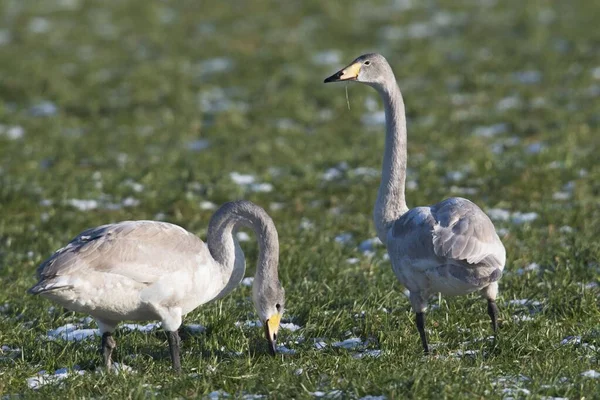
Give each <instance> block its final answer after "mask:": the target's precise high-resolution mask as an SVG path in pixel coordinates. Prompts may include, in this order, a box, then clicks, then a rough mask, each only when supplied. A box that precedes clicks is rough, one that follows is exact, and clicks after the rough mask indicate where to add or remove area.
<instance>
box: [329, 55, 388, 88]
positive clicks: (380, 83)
mask: <svg viewBox="0 0 600 400" xmlns="http://www.w3.org/2000/svg"><path fill="white" fill-rule="evenodd" d="M344 81H350V82H360V83H365V84H367V85H369V86H373V87H374V88H376V89H379V88H383V87H384V86H385V85H387V84H389V83H390V82H394V81H395V78H394V72H393V71H392V68H391V67H390V64H389V63H388V62H387V60H386V59H385V57H384V56H382V55H381V54H377V53H369V54H363V55H362V56H360V57H358V58H357V59H356V60H354V61H352V62H351V63H350V64H349V65H348V66H347V67H345V68H343V69H341V70H339V71H338V72H336V73H335V74H333V75H331V76H330V77H329V78H327V79H325V81H324V83H329V82H344Z"/></svg>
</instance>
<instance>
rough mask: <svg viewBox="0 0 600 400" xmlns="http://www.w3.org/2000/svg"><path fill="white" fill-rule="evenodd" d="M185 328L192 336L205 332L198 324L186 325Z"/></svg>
mask: <svg viewBox="0 0 600 400" xmlns="http://www.w3.org/2000/svg"><path fill="white" fill-rule="evenodd" d="M185 327H186V328H187V330H189V331H190V332H191V333H193V334H198V333H202V332H204V331H206V328H205V327H204V326H202V325H200V324H186V325H185Z"/></svg>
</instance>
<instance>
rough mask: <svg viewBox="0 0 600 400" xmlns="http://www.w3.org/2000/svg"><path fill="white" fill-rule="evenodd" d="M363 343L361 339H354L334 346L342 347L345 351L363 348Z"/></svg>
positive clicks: (336, 343)
mask: <svg viewBox="0 0 600 400" xmlns="http://www.w3.org/2000/svg"><path fill="white" fill-rule="evenodd" d="M362 345H363V342H362V340H361V339H360V338H357V337H353V338H349V339H346V340H342V341H341V342H334V343H333V344H332V346H333V347H341V348H343V349H347V350H350V349H354V348H356V347H359V346H362Z"/></svg>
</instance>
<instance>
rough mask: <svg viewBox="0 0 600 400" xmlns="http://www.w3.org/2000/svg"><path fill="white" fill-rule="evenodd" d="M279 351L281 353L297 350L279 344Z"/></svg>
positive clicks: (291, 352)
mask: <svg viewBox="0 0 600 400" xmlns="http://www.w3.org/2000/svg"><path fill="white" fill-rule="evenodd" d="M277 352H278V353H280V354H296V350H294V349H289V348H287V347H285V346H283V345H282V346H277Z"/></svg>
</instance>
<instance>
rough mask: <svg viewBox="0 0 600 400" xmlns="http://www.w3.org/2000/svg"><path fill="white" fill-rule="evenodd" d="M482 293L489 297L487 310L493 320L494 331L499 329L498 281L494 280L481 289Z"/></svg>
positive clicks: (486, 297)
mask: <svg viewBox="0 0 600 400" xmlns="http://www.w3.org/2000/svg"><path fill="white" fill-rule="evenodd" d="M481 295H482V296H483V297H484V298H485V299H487V312H488V315H489V316H490V319H491V320H492V329H493V330H494V333H496V332H497V331H498V306H497V305H496V296H497V295H498V282H493V283H491V284H489V285H488V286H487V287H485V288H484V289H482V290H481Z"/></svg>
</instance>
